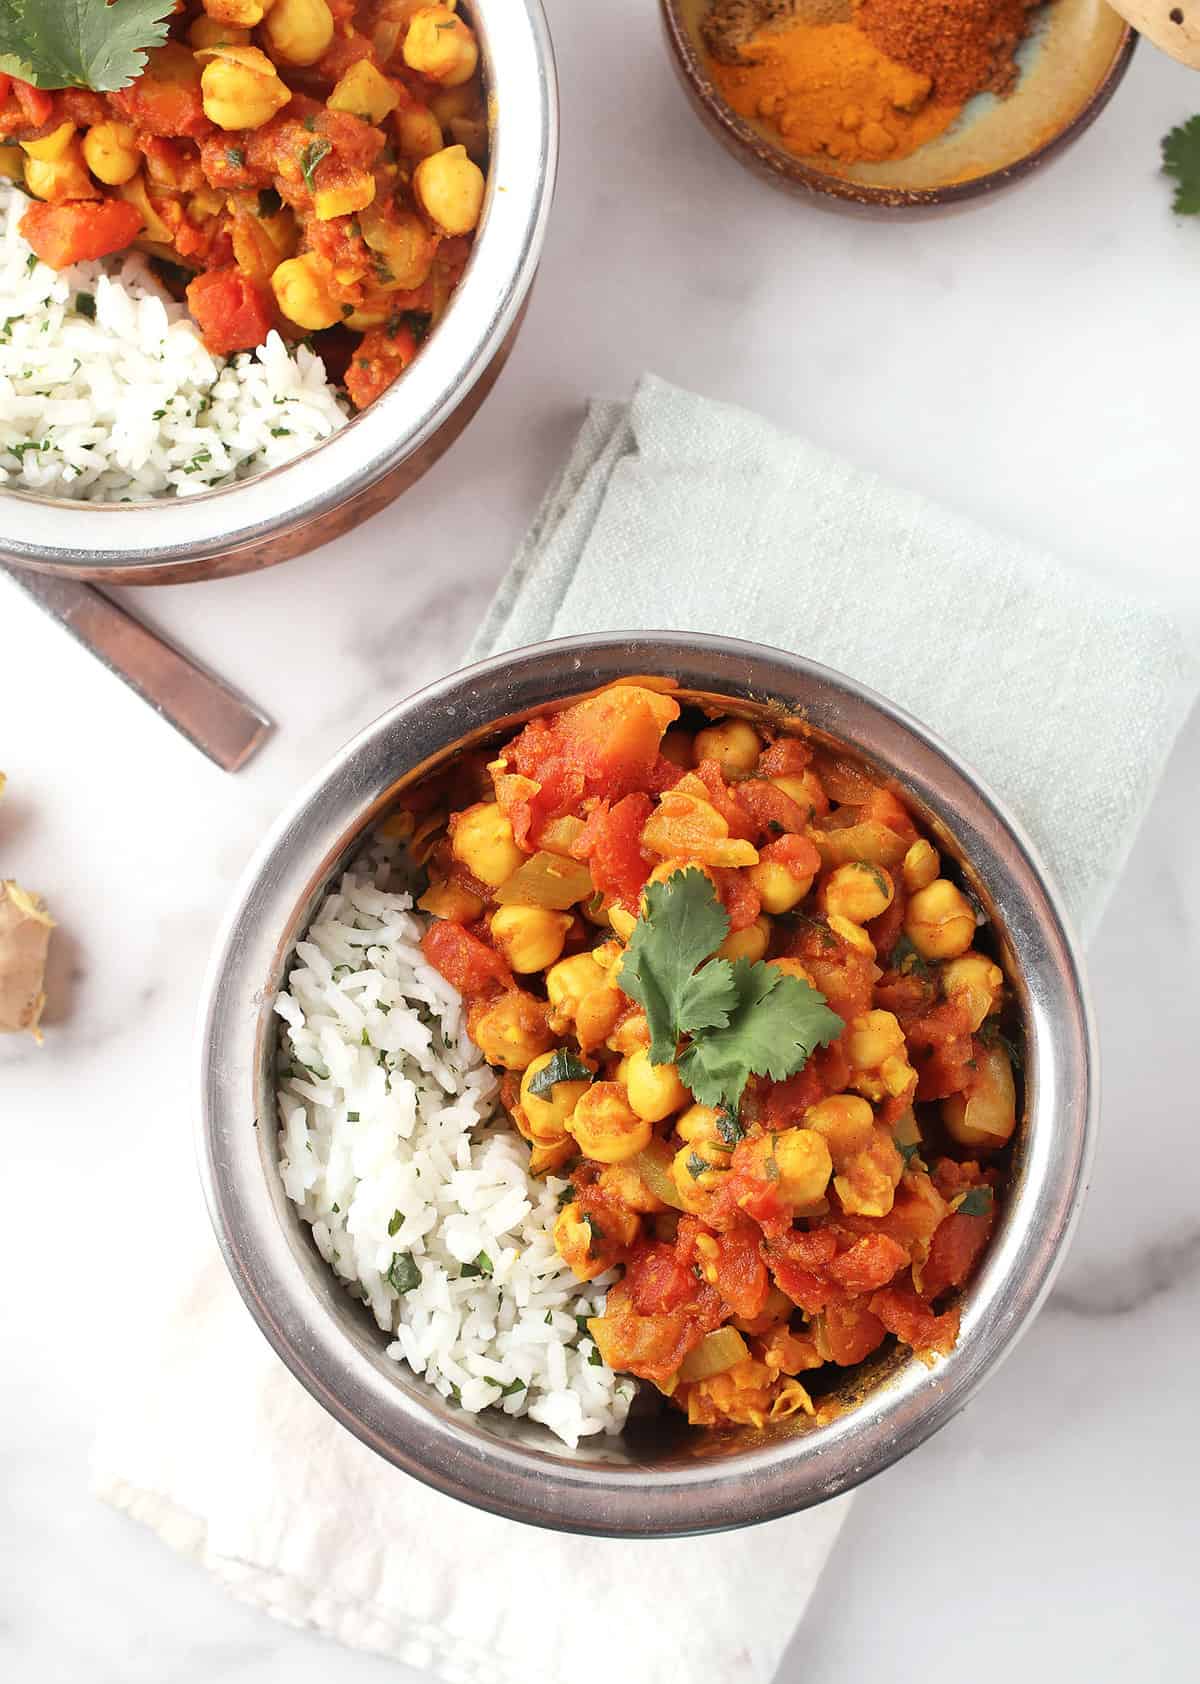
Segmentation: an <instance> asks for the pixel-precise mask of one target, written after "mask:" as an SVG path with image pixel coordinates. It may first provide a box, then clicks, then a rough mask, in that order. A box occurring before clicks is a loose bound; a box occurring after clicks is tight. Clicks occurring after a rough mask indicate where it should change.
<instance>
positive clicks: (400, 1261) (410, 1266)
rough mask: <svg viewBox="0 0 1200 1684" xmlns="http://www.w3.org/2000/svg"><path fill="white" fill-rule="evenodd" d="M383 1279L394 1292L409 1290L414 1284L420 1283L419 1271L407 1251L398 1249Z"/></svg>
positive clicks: (418, 1284)
mask: <svg viewBox="0 0 1200 1684" xmlns="http://www.w3.org/2000/svg"><path fill="white" fill-rule="evenodd" d="M384 1279H385V1280H386V1281H387V1282H388V1284H389V1285H390V1286H391V1288H392V1290H393V1291H394V1292H401V1293H403V1292H411V1291H412V1289H413V1287H414V1286H420V1284H421V1271H420V1269H418V1267H417V1265H416V1264H415V1263H414V1262H413V1260H412V1258H411V1256H410V1255H409V1253H408V1252H407V1251H398V1252H396V1253H395V1255H394V1256H393V1258H392V1263H391V1267H390V1268H389V1270H388V1272H387V1274H386V1275H385V1277H384Z"/></svg>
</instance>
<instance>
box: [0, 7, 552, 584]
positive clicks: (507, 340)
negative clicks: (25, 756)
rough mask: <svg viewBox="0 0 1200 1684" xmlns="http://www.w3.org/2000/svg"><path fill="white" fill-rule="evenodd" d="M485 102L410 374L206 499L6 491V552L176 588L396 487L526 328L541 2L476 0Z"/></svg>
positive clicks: (484, 387)
mask: <svg viewBox="0 0 1200 1684" xmlns="http://www.w3.org/2000/svg"><path fill="white" fill-rule="evenodd" d="M468 10H469V12H470V15H471V21H472V23H473V24H474V26H475V28H476V30H477V31H478V34H479V41H480V48H481V53H482V63H483V75H484V80H485V84H486V86H487V89H488V96H489V107H490V111H491V114H492V115H491V146H492V151H491V166H490V169H489V171H488V189H487V197H486V200H485V202H484V210H483V218H482V221H481V224H480V229H479V234H478V236H477V238H476V241H475V248H474V251H473V253H472V256H471V261H470V263H469V265H468V267H467V271H466V273H465V275H464V276H463V279H462V281H461V283H460V284H459V286H458V287H457V289H456V290H455V293H454V296H453V299H452V300H451V303H450V307H449V309H448V310H447V312H446V315H445V316H444V318H443V319H442V321H441V322H440V323H439V324H438V328H437V331H436V332H435V333H433V334H431V335H430V337H429V340H428V343H427V344H426V345H425V346H424V347H423V349H422V351H421V355H420V356H419V357H418V358H417V360H416V361H415V362H414V363H413V365H412V367H411V368H410V369H409V370H408V371H407V372H406V373H405V375H404V378H403V379H402V380H400V381H398V382H397V383H396V385H395V386H393V387H392V388H391V389H390V391H388V392H386V393H384V395H383V396H382V397H381V398H380V399H379V400H378V402H376V403H374V404H372V405H371V407H370V408H369V409H367V410H365V411H364V412H363V413H362V414H361V415H358V416H356V417H355V419H354V420H353V421H352V422H351V423H350V424H349V425H348V426H346V427H344V428H343V429H342V431H341V432H339V433H337V434H336V435H335V436H334V437H333V438H331V439H328V440H327V441H326V442H325V443H323V444H320V445H317V446H316V447H315V449H313V450H310V451H308V452H307V453H306V454H305V455H304V456H301V457H298V458H297V459H296V461H294V462H290V463H288V464H287V465H286V466H285V467H282V468H275V469H272V470H271V471H270V472H268V473H264V474H260V475H258V476H257V477H256V478H254V479H249V480H245V481H243V482H241V483H240V484H238V485H233V486H228V487H226V488H225V489H223V490H219V491H210V492H207V493H205V494H204V495H202V496H197V497H184V498H169V499H163V500H161V501H159V502H154V503H140V504H110V505H103V504H95V503H73V502H69V501H66V500H61V499H53V498H47V497H33V496H30V495H28V494H27V493H24V492H13V491H9V492H2V491H0V559H3V560H5V561H11V562H15V563H17V564H18V565H20V566H24V567H32V568H36V569H39V570H41V571H43V572H52V573H61V574H66V575H70V576H72V577H74V578H77V579H90V580H95V581H99V582H107V583H109V584H125V585H157V584H179V583H182V582H184V581H187V580H192V579H212V578H217V577H220V576H223V575H225V574H230V573H243V572H247V571H249V570H251V569H253V568H258V567H269V566H271V565H272V564H273V563H274V562H277V561H284V560H286V559H287V558H288V557H289V556H293V555H296V554H298V553H299V552H300V551H302V550H312V549H315V548H316V547H317V545H318V544H324V543H327V542H328V541H329V540H330V539H331V538H335V537H337V536H338V535H339V534H340V533H342V532H345V531H346V530H347V529H348V528H349V527H351V526H354V525H357V524H358V522H359V521H362V520H365V519H366V518H367V517H368V516H369V515H372V514H375V513H376V512H377V511H378V510H379V509H382V508H383V507H385V506H386V504H388V503H389V502H391V501H392V499H393V498H394V497H397V496H399V494H400V493H401V492H402V491H404V490H406V489H407V488H408V487H409V486H410V485H411V484H413V482H414V481H415V480H417V479H418V478H419V477H420V476H421V474H423V473H424V472H425V471H426V469H427V468H429V467H430V466H431V465H432V463H434V462H435V461H436V460H437V458H438V457H439V456H440V455H441V454H442V452H443V451H444V450H445V449H446V448H447V446H448V445H449V444H451V443H452V442H453V440H454V439H455V438H457V436H458V434H459V433H460V432H461V431H462V430H463V428H464V427H465V426H466V424H467V422H468V421H469V420H470V419H471V417H472V416H473V415H474V413H475V411H476V410H477V409H478V408H479V405H480V404H481V403H482V401H483V399H484V397H485V396H486V395H487V393H488V391H490V389H491V387H492V385H493V384H494V382H495V380H496V377H497V376H498V374H499V373H500V369H501V367H502V366H503V364H504V361H505V358H506V357H507V355H508V351H509V349H510V347H511V345H512V341H513V338H514V336H515V334H516V331H517V329H518V327H519V325H520V320H521V315H522V312H523V309H524V305H525V300H526V296H527V294H528V292H529V288H530V286H531V284H532V282H533V277H534V273H535V271H536V269H537V265H538V260H539V258H540V256H541V250H542V244H543V241H544V239H545V232H546V222H547V218H548V216H549V212H550V201H551V197H552V195H553V191H554V176H555V169H556V166H557V159H558V93H557V81H556V78H555V71H554V54H553V49H552V47H551V45H550V37H549V34H548V32H547V29H546V21H545V18H544V16H543V13H542V8H541V4H540V0H470V5H469V7H468Z"/></svg>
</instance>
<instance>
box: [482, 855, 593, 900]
mask: <svg viewBox="0 0 1200 1684" xmlns="http://www.w3.org/2000/svg"><path fill="white" fill-rule="evenodd" d="M593 892H594V886H593V883H592V874H591V872H590V871H589V870H588V868H587V866H586V865H584V864H583V863H582V861H580V860H569V859H566V858H564V856H563V855H562V854H552V853H549V852H548V851H547V850H546V849H544V848H543V849H539V850H538V852H537V853H536V854H534V855H533V856H532V857H531V858H530V859H527V860H526V861H525V863H524V865H521V866H518V867H517V869H516V871H514V872H513V874H512V876H511V877H510V878H509V879H508V880H507V882H504V883H502V884H501V885H500V887H499V888H498V889H497V890H496V900H497V902H498V904H499V905H500V906H544V907H548V908H550V909H551V910H553V911H555V912H565V911H566V910H567V908H568V907H571V906H574V905H575V903H576V901H581V900H586V899H587V898H588V896H589V895H591V894H592V893H593Z"/></svg>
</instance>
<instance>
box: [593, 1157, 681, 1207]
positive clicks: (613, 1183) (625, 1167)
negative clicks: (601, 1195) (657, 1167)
mask: <svg viewBox="0 0 1200 1684" xmlns="http://www.w3.org/2000/svg"><path fill="white" fill-rule="evenodd" d="M600 1186H601V1188H602V1189H603V1191H604V1192H605V1193H607V1194H608V1195H609V1196H610V1198H613V1199H615V1200H617V1202H618V1203H620V1204H623V1205H624V1206H625V1208H626V1210H636V1211H637V1212H638V1214H639V1215H641V1216H654V1215H655V1214H656V1213H657V1212H658V1211H660V1210H666V1209H667V1206H666V1205H665V1204H664V1203H663V1202H662V1200H661V1199H660V1198H658V1197H657V1196H656V1195H655V1194H654V1193H652V1192H651V1191H650V1189H649V1187H647V1185H646V1183H645V1182H644V1181H643V1180H642V1178H641V1176H640V1175H639V1174H638V1172H637V1171H636V1170H635V1169H633V1168H632V1167H631V1166H630V1165H629V1164H609V1165H608V1167H607V1168H606V1169H602V1170H601V1171H600Z"/></svg>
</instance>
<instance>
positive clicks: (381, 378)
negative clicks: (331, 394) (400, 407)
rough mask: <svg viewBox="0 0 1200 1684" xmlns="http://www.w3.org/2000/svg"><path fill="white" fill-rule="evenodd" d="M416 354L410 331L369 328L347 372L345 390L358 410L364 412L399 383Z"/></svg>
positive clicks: (414, 340)
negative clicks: (363, 410)
mask: <svg viewBox="0 0 1200 1684" xmlns="http://www.w3.org/2000/svg"><path fill="white" fill-rule="evenodd" d="M416 354H417V342H416V339H415V338H414V337H413V335H412V332H411V330H410V329H409V328H407V327H405V326H404V325H403V324H398V325H397V326H396V327H387V328H382V327H380V328H372V329H371V331H370V332H369V333H364V334H363V337H362V344H361V345H360V346H359V347H358V349H357V351H356V352H355V353H354V356H353V358H352V359H351V362H350V366H349V367H348V368H347V370H346V390H347V391H348V392H349V394H350V396H351V397H352V398H353V399H354V402H355V404H356V405H357V407H358V408H359V409H365V408H366V407H367V405H368V404H369V403H373V402H374V401H375V399H376V398H377V397H379V396H380V394H381V393H383V392H386V391H387V389H388V387H389V386H390V385H391V384H392V383H393V381H395V380H398V379H399V378H400V376H401V375H402V374H403V373H404V370H405V369H406V368H407V367H408V365H409V363H411V362H412V360H413V358H414V357H415V356H416Z"/></svg>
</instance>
